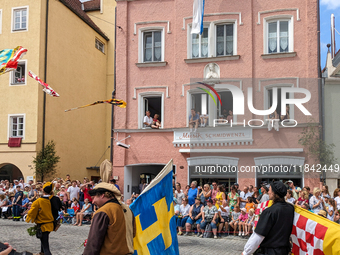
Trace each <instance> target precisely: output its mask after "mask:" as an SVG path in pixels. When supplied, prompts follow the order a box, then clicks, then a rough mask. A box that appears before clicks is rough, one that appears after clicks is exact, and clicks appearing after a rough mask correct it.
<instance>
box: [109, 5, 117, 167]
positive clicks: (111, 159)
mask: <svg viewBox="0 0 340 255" xmlns="http://www.w3.org/2000/svg"><path fill="white" fill-rule="evenodd" d="M116 24H117V7H115V46H114V58H115V61H114V65H115V66H114V74H113V79H114V80H113V91H112V98H114V97H115V95H116V63H117V61H116V43H117V39H116V38H117V25H116ZM113 129H114V105H112V106H111V150H110V162H111V163H112V164H113V136H114V131H113Z"/></svg>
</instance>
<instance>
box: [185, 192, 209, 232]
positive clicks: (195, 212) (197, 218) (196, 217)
mask: <svg viewBox="0 0 340 255" xmlns="http://www.w3.org/2000/svg"><path fill="white" fill-rule="evenodd" d="M203 207H204V206H203V205H202V204H201V200H200V197H196V198H195V204H193V205H192V206H191V207H190V210H189V218H188V219H187V222H186V224H185V226H186V233H185V234H184V235H185V236H186V235H188V233H189V232H190V230H191V225H192V224H197V236H199V235H200V233H201V229H200V224H201V221H202V208H203Z"/></svg>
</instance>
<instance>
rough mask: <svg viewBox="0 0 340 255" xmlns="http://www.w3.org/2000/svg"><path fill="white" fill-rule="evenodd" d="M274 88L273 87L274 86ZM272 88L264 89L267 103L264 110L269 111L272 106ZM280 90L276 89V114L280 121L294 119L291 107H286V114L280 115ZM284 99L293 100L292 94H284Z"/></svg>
mask: <svg viewBox="0 0 340 255" xmlns="http://www.w3.org/2000/svg"><path fill="white" fill-rule="evenodd" d="M274 87H275V86H274ZM274 87H269V88H267V89H266V97H267V99H266V102H267V106H266V109H269V108H271V107H272V105H273V101H274V93H273V88H274ZM281 94H282V92H281V88H280V87H277V95H276V98H277V106H276V113H277V115H278V116H279V118H280V119H281V120H283V119H294V109H293V106H292V105H288V111H287V112H286V115H282V110H283V109H282V106H281V102H282V101H281ZM286 98H287V99H290V98H293V94H292V93H286Z"/></svg>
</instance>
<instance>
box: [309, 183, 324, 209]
mask: <svg viewBox="0 0 340 255" xmlns="http://www.w3.org/2000/svg"><path fill="white" fill-rule="evenodd" d="M313 194H314V196H312V197H311V199H310V200H309V205H310V209H311V210H312V211H313V212H314V213H315V214H318V213H319V211H320V210H323V209H324V208H325V204H324V201H323V199H322V198H321V197H320V194H321V190H320V189H319V188H314V190H313Z"/></svg>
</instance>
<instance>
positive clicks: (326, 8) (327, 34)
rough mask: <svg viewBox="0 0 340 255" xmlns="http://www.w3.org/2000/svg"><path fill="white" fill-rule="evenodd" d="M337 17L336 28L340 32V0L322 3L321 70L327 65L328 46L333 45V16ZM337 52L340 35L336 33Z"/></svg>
mask: <svg viewBox="0 0 340 255" xmlns="http://www.w3.org/2000/svg"><path fill="white" fill-rule="evenodd" d="M332 13H333V14H334V15H335V28H336V29H337V30H338V31H339V32H340V0H321V1H320V32H321V33H320V40H321V45H320V47H321V69H322V68H324V67H325V65H326V58H327V46H326V45H327V44H328V43H331V14H332ZM335 41H336V43H335V46H336V51H338V50H339V47H340V35H339V34H338V33H337V32H335Z"/></svg>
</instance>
